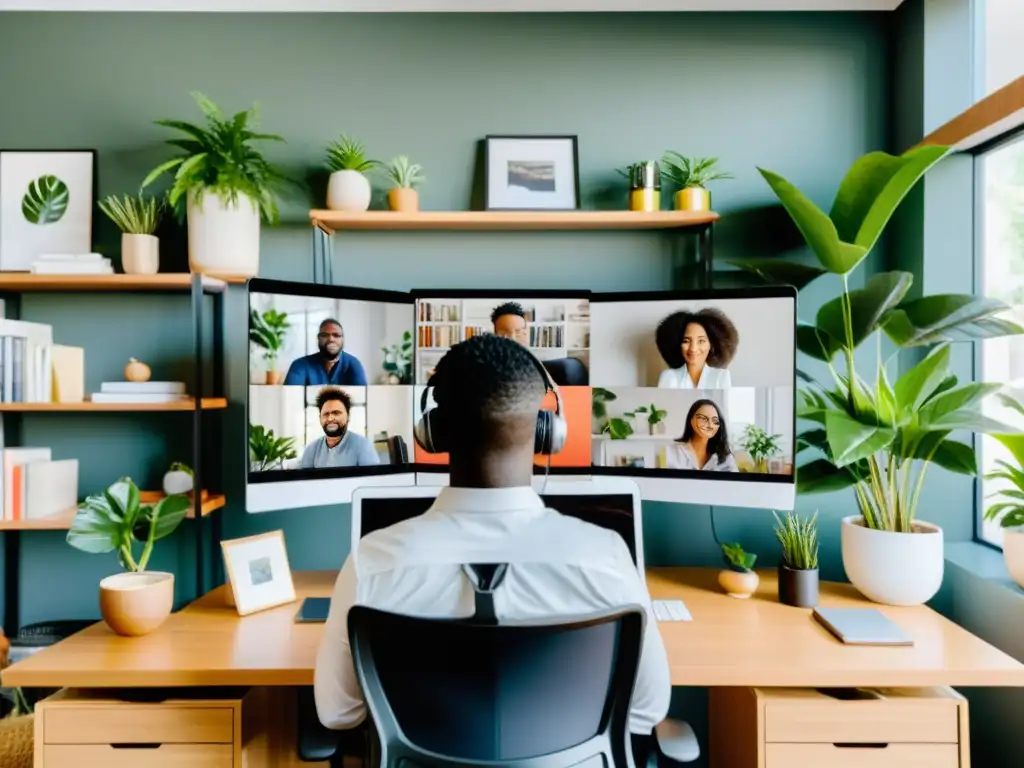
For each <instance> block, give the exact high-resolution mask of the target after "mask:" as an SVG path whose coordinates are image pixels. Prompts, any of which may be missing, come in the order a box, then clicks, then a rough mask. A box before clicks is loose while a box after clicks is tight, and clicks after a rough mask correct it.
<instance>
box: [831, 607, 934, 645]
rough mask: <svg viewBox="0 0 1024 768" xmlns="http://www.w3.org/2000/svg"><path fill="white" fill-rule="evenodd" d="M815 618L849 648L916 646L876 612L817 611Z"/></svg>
mask: <svg viewBox="0 0 1024 768" xmlns="http://www.w3.org/2000/svg"><path fill="white" fill-rule="evenodd" d="M814 618H815V619H817V620H818V622H819V623H820V624H821V625H822V626H823V627H825V629H827V630H828V631H829V632H831V633H832V634H833V635H835V636H836V637H837V638H839V639H840V640H842V641H843V642H844V643H846V644H847V645H913V644H914V641H913V640H912V639H911V638H910V637H908V636H907V635H906V634H905V633H904V632H903V630H902V629H900V628H899V626H897V625H896V624H895V623H893V622H892V621H891V620H890V619H889V617H887V616H886V615H885V614H884V613H882V612H881V611H879V610H878V609H877V608H815V609H814Z"/></svg>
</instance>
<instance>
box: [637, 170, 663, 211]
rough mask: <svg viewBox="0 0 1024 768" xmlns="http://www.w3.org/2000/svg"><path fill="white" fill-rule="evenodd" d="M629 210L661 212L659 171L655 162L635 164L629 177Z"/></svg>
mask: <svg viewBox="0 0 1024 768" xmlns="http://www.w3.org/2000/svg"><path fill="white" fill-rule="evenodd" d="M629 210H631V211H644V212H647V213H651V212H653V211H660V210H661V169H660V168H659V167H658V163H657V161H655V160H649V161H648V162H646V163H637V164H636V165H634V166H633V168H632V170H631V172H630V177H629Z"/></svg>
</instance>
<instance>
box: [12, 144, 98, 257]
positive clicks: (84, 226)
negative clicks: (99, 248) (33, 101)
mask: <svg viewBox="0 0 1024 768" xmlns="http://www.w3.org/2000/svg"><path fill="white" fill-rule="evenodd" d="M95 190H96V153H95V152H94V151H92V150H67V151H64V150H53V151H35V150H32V151H29V150H0V270H2V271H6V272H12V271H13V272H22V271H28V270H29V269H31V267H32V263H33V262H34V261H35V260H36V259H37V258H38V257H39V256H42V255H46V254H63V255H80V254H85V253H90V252H91V251H92V215H93V202H94V199H95Z"/></svg>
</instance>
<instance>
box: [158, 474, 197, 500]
mask: <svg viewBox="0 0 1024 768" xmlns="http://www.w3.org/2000/svg"><path fill="white" fill-rule="evenodd" d="M194 484H195V479H194V478H193V477H192V475H190V474H189V473H188V472H185V471H184V470H181V469H176V470H174V471H173V472H167V473H166V474H165V475H164V493H166V494H167V495H168V496H173V495H174V494H176V493H188V492H189V491H191V490H192V486H193V485H194Z"/></svg>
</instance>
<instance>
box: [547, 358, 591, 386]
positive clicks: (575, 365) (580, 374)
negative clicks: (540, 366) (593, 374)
mask: <svg viewBox="0 0 1024 768" xmlns="http://www.w3.org/2000/svg"><path fill="white" fill-rule="evenodd" d="M544 367H545V368H547V369H548V373H550V374H551V378H552V379H553V380H554V382H555V384H557V385H558V386H560V387H585V386H587V385H589V384H590V371H588V370H587V366H586V365H584V364H583V361H582V360H580V359H579V358H576V357H559V358H555V359H554V360H545V361H544Z"/></svg>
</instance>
